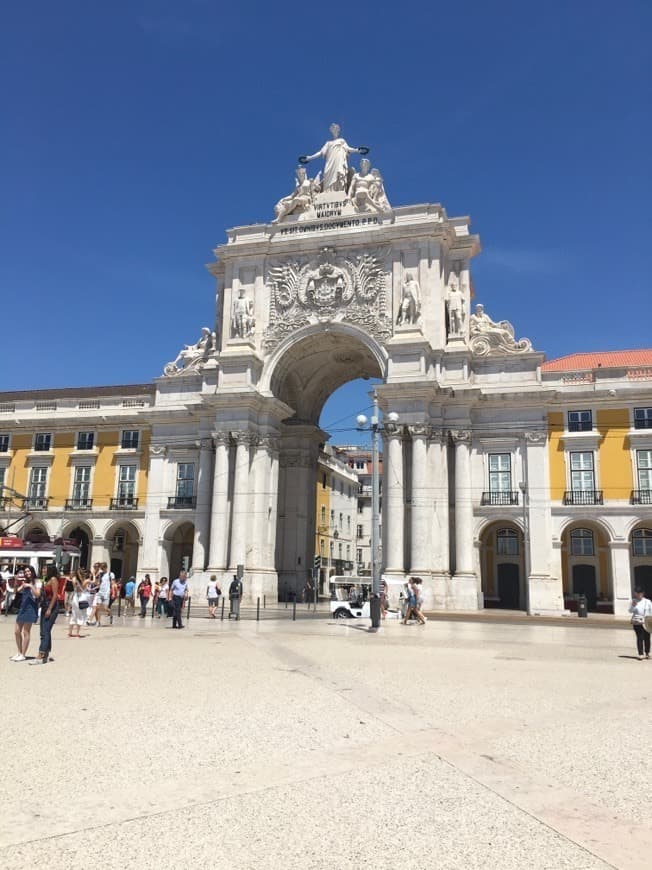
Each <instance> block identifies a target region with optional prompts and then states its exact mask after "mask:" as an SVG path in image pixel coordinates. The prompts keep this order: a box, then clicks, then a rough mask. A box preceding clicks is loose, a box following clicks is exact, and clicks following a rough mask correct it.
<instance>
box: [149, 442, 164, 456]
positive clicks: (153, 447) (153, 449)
mask: <svg viewBox="0 0 652 870" xmlns="http://www.w3.org/2000/svg"><path fill="white" fill-rule="evenodd" d="M167 449H168V448H167V446H166V445H165V444H150V445H149V452H150V453H151V455H152V456H165V454H166V453H167Z"/></svg>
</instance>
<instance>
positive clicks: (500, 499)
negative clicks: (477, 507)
mask: <svg viewBox="0 0 652 870" xmlns="http://www.w3.org/2000/svg"><path fill="white" fill-rule="evenodd" d="M480 504H482V505H500V506H501V507H504V506H505V505H515V504H518V490H515V491H513V492H510V491H509V490H506V491H504V492H501V491H498V490H496V491H491V492H483V493H482V500H481V502H480Z"/></svg>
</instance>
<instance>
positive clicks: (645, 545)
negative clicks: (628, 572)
mask: <svg viewBox="0 0 652 870" xmlns="http://www.w3.org/2000/svg"><path fill="white" fill-rule="evenodd" d="M632 553H633V554H634V556H652V529H635V530H634V531H633V532H632Z"/></svg>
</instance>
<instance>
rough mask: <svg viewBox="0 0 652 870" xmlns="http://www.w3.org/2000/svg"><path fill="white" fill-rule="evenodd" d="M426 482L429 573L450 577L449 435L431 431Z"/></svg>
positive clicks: (437, 430) (439, 430) (438, 430)
mask: <svg viewBox="0 0 652 870" xmlns="http://www.w3.org/2000/svg"><path fill="white" fill-rule="evenodd" d="M428 468H429V471H428V479H429V481H430V486H431V487H432V499H431V501H432V514H431V516H430V534H431V538H430V542H431V552H432V562H431V566H432V570H433V572H434V573H435V574H439V575H441V576H445V575H447V574H449V573H450V553H449V549H450V548H449V537H450V530H449V525H448V433H447V432H443V431H442V430H441V429H431V431H430V436H429V443H428Z"/></svg>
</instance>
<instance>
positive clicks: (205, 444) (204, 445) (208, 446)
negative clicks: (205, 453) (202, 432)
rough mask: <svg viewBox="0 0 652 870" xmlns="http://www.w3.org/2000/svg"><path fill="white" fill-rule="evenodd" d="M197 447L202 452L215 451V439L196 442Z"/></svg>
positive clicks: (201, 439)
mask: <svg viewBox="0 0 652 870" xmlns="http://www.w3.org/2000/svg"><path fill="white" fill-rule="evenodd" d="M195 447H199V449H200V450H212V449H213V439H212V438H199V439H198V440H197V441H195Z"/></svg>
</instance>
